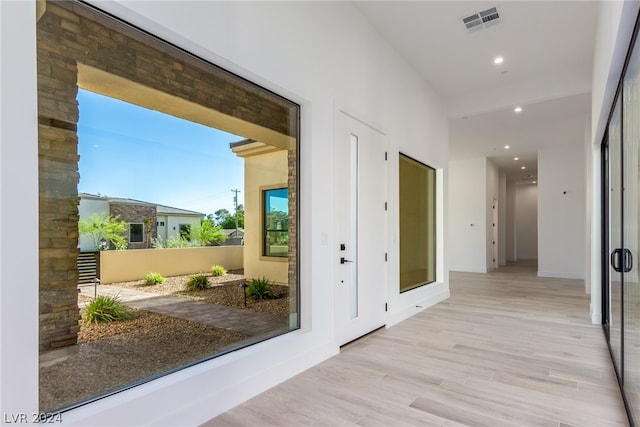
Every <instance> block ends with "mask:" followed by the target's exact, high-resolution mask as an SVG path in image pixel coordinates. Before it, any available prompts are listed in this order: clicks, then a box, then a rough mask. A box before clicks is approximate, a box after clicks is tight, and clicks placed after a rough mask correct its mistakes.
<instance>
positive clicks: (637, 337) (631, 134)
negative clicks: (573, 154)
mask: <svg viewBox="0 0 640 427" xmlns="http://www.w3.org/2000/svg"><path fill="white" fill-rule="evenodd" d="M639 50H640V47H639V46H638V45H636V47H635V48H634V50H633V53H632V55H631V58H630V61H629V65H628V68H627V71H626V73H625V78H624V83H623V100H622V105H623V140H622V141H623V177H622V179H623V183H624V189H623V226H624V228H623V236H622V240H623V244H624V258H625V259H624V260H623V267H624V269H623V270H624V287H623V290H624V298H623V301H624V304H623V307H624V328H623V329H624V341H623V342H624V355H623V357H624V375H623V382H624V389H625V393H626V397H627V400H628V402H629V406H630V411H631V414H632V416H633V418H634V420H636V421H637V420H640V281H639V278H638V271H639V269H638V267H637V265H636V264H637V261H638V242H639V241H640V236H639V235H638V233H639V232H640V227H639V226H638V222H639V220H640V217H639V215H638V214H639V212H640V207H639V206H638V203H639V202H640V197H638V191H639V190H640V186H639V185H638V176H639V175H638V170H639V165H638V163H639V162H640V52H639Z"/></svg>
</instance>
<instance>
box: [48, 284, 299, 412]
mask: <svg viewBox="0 0 640 427" xmlns="http://www.w3.org/2000/svg"><path fill="white" fill-rule="evenodd" d="M208 276H209V277H208V281H209V283H210V284H211V288H209V289H206V290H202V291H185V289H184V283H185V282H186V280H187V279H188V278H189V276H176V277H168V278H167V279H166V281H165V282H164V283H162V284H158V285H151V286H147V285H145V284H144V281H142V280H138V281H132V282H123V283H111V284H109V286H114V287H120V288H122V289H135V290H137V291H143V292H148V293H150V294H156V295H163V296H175V297H181V298H188V299H192V300H195V301H202V302H206V303H209V304H218V305H224V306H227V307H235V308H242V309H246V310H251V311H255V312H261V313H268V314H272V315H275V316H278V317H281V318H288V316H289V310H290V307H289V298H288V287H287V286H281V285H274V292H275V293H276V295H277V296H278V297H279V298H276V299H269V300H262V301H251V300H248V301H247V306H246V307H245V306H244V292H243V289H242V287H241V286H240V284H241V283H243V282H244V276H242V275H240V274H227V275H225V276H220V277H213V276H211V275H208ZM91 300H92V298H90V297H87V296H85V295H79V296H78V302H79V305H80V307H84V306H85V304H87V303H88V302H90V301H91ZM249 338H250V337H249V336H248V335H245V334H242V333H238V332H233V331H230V330H226V329H223V328H218V327H215V326H210V325H204V324H201V323H197V322H192V321H188V320H184V319H180V318H177V317H173V316H168V315H162V314H158V313H150V312H148V311H145V310H138V309H134V318H133V319H132V320H129V321H123V322H111V323H101V324H95V325H89V324H85V323H81V327H80V332H79V336H78V345H77V346H75V348H74V349H73V350H74V351H70V352H68V356H67V357H66V359H63V360H61V361H57V362H56V363H50V364H49V363H47V364H43V365H42V367H41V368H40V411H42V412H51V411H57V410H60V409H63V408H65V407H68V406H70V405H75V404H78V403H80V402H82V401H85V400H87V399H94V398H96V397H99V396H101V395H105V394H108V393H109V392H111V391H114V390H117V389H121V388H123V387H126V386H128V385H134V384H136V383H139V382H143V381H145V380H148V379H150V378H153V377H154V376H156V375H161V374H164V373H166V372H168V371H171V370H174V369H177V368H180V367H182V366H185V365H187V364H191V363H194V362H197V361H200V360H204V359H207V358H209V357H211V356H214V355H216V354H219V353H221V352H222V351H224V350H225V349H226V348H231V347H235V346H237V345H238V344H239V343H240V342H242V341H246V340H248V339H249Z"/></svg>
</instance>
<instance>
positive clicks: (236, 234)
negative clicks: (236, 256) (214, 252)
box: [214, 228, 244, 246]
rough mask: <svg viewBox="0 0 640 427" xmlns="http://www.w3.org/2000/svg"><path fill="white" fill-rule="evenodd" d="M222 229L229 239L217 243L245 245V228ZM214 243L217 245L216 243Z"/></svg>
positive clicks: (222, 244)
mask: <svg viewBox="0 0 640 427" xmlns="http://www.w3.org/2000/svg"><path fill="white" fill-rule="evenodd" d="M220 231H222V232H223V233H224V234H225V236H227V240H225V241H224V242H221V243H219V244H217V245H218V246H233V245H244V230H243V229H242V228H238V229H237V230H236V229H235V228H223V229H222V230H220ZM214 245H216V244H215V243H214Z"/></svg>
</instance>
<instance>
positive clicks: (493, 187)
mask: <svg viewBox="0 0 640 427" xmlns="http://www.w3.org/2000/svg"><path fill="white" fill-rule="evenodd" d="M486 162H487V165H486V169H487V188H486V198H487V201H486V204H485V209H486V219H485V226H486V230H487V240H486V243H485V245H486V261H485V263H486V264H485V265H486V268H487V270H490V269H492V268H493V200H494V199H495V200H498V199H499V198H500V173H499V172H498V167H497V166H496V165H495V164H494V163H493V162H492V161H491V160H489V159H486ZM498 203H500V201H499V200H498ZM496 226H497V224H496ZM496 245H498V246H499V245H500V240H499V239H498V240H497V241H496ZM498 258H499V257H498Z"/></svg>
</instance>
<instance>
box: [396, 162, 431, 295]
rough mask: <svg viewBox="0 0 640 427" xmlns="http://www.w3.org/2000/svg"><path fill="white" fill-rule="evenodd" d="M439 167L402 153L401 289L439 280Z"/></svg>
mask: <svg viewBox="0 0 640 427" xmlns="http://www.w3.org/2000/svg"><path fill="white" fill-rule="evenodd" d="M435 206H436V171H435V169H433V168H430V167H429V166H427V165H424V164H422V163H420V162H418V161H416V160H414V159H412V158H410V157H408V156H405V155H403V154H400V292H404V291H408V290H411V289H414V288H417V287H419V286H422V285H425V284H428V283H432V282H435V280H436V213H435Z"/></svg>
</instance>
